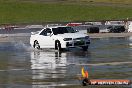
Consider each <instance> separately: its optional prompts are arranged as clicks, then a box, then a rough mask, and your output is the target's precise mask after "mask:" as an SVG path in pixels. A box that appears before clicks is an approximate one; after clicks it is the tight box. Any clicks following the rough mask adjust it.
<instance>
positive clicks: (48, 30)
mask: <svg viewBox="0 0 132 88" xmlns="http://www.w3.org/2000/svg"><path fill="white" fill-rule="evenodd" d="M51 33H52V31H51V29H49V28H46V29H44V30H43V31H42V32H41V33H40V35H44V36H49V35H50V34H51Z"/></svg>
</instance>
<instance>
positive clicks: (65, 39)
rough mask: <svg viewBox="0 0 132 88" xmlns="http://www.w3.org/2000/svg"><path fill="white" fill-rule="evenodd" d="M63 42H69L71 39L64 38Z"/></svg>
mask: <svg viewBox="0 0 132 88" xmlns="http://www.w3.org/2000/svg"><path fill="white" fill-rule="evenodd" d="M63 40H64V41H70V40H72V38H64V39H63Z"/></svg>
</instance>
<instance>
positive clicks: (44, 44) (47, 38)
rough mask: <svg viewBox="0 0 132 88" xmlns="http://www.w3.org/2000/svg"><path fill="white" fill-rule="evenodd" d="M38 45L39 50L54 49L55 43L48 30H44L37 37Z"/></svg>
mask: <svg viewBox="0 0 132 88" xmlns="http://www.w3.org/2000/svg"><path fill="white" fill-rule="evenodd" d="M39 41H41V42H39V44H40V47H41V48H54V47H55V42H54V39H53V33H52V31H51V29H50V28H46V29H44V30H43V31H42V32H41V33H40V36H39Z"/></svg>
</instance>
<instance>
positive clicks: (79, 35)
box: [58, 33, 88, 38]
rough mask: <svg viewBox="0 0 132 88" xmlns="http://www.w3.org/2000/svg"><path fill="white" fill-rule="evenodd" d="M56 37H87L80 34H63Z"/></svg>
mask: <svg viewBox="0 0 132 88" xmlns="http://www.w3.org/2000/svg"><path fill="white" fill-rule="evenodd" d="M58 36H61V37H63V38H80V37H85V36H88V35H86V34H82V33H65V34H58Z"/></svg>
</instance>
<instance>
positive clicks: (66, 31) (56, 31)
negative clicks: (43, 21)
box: [52, 27, 77, 35]
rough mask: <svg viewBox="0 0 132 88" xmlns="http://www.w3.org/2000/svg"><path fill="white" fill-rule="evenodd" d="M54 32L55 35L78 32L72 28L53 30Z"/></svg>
mask: <svg viewBox="0 0 132 88" xmlns="http://www.w3.org/2000/svg"><path fill="white" fill-rule="evenodd" d="M52 31H53V33H54V35H57V34H64V33H75V32H77V31H76V30H74V29H73V28H71V27H58V28H52Z"/></svg>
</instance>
